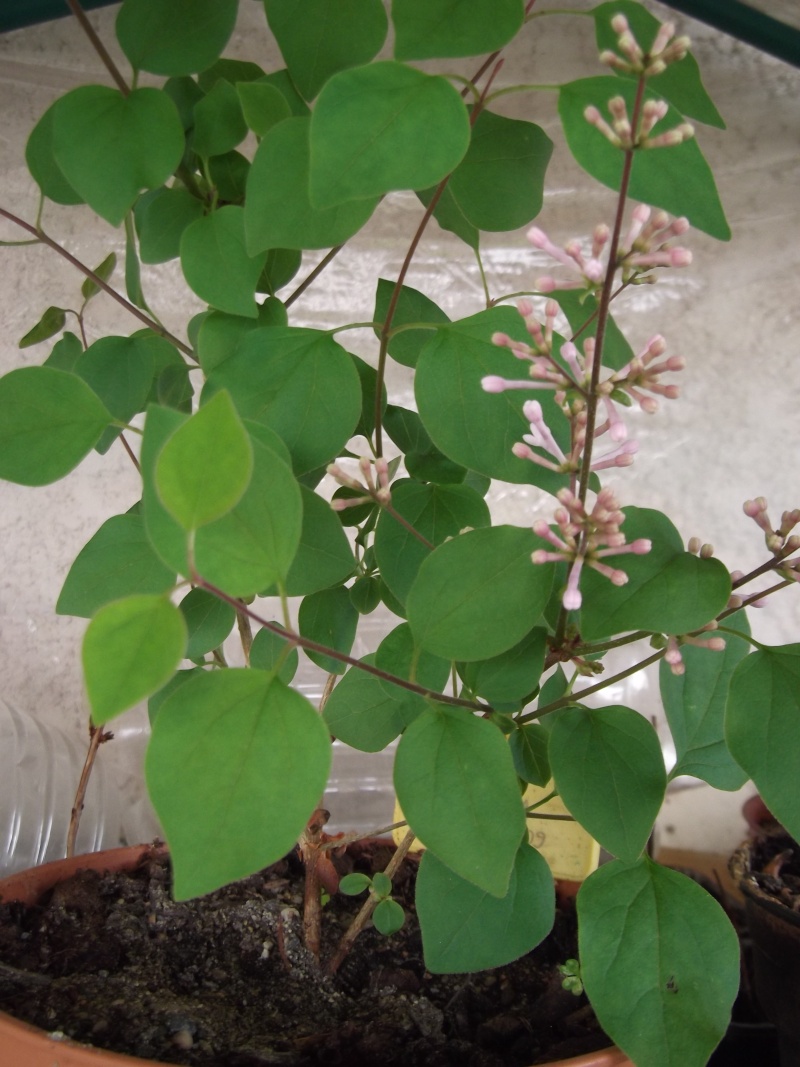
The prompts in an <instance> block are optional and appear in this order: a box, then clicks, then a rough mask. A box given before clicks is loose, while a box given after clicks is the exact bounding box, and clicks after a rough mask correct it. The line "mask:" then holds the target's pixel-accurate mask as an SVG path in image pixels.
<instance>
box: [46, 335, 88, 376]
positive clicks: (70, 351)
mask: <svg viewBox="0 0 800 1067" xmlns="http://www.w3.org/2000/svg"><path fill="white" fill-rule="evenodd" d="M82 352H83V345H82V344H81V342H80V340H79V338H77V337H76V336H75V334H74V333H70V332H69V330H68V331H67V332H66V333H65V334H64V336H63V337H62V338H61V340H60V341H56V343H55V344H54V345H53V348H52V351H51V352H50V355H49V356H48V357H47V359H46V360H45V361H44V363H43V364H42V366H44V367H53V368H55V370H66V371H73V370H74V369H75V364H76V363H77V362H78V360H79V359H80V357H81V353H82Z"/></svg>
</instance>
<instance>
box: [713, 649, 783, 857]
mask: <svg viewBox="0 0 800 1067" xmlns="http://www.w3.org/2000/svg"><path fill="white" fill-rule="evenodd" d="M725 740H726V741H727V743H728V748H729V749H730V752H731V755H732V756H733V758H734V759H735V760H736V762H737V763H738V764H739V765H740V766H741V767H742V768H743V769H744V770H745V771H746V772H747V775H748V777H750V778H752V779H753V781H754V782H755V784H756V785H757V786H758V791H759V792H760V793H761V796H762V797H763V798H764V803H765V804H766V805H767V807H768V808H769V809H770V811H772V812H773V813H774V815H775V817H776V818H777V819H778V820H779V821H780V822H782V823H783V825H784V826H785V827H786V829H787V830H788V831H789V833H790V834H791V835H792V836H793V837H795V838H796V837H800V797H799V796H798V790H797V782H798V776H800V645H797V644H794V645H779V646H776V647H774V648H766V647H765V648H759V649H757V650H756V651H755V652H751V653H750V655H749V656H745V658H744V659H743V660H742V661H741V663H740V664H739V665H738V667H737V668H736V670H735V671H734V673H733V677H732V679H731V685H730V695H729V697H728V706H727V710H726V713H725Z"/></svg>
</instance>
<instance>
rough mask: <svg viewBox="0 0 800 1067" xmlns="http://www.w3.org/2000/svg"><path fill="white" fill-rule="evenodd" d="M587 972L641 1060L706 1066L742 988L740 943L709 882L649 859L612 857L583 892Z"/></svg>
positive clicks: (612, 1021) (606, 1014)
mask: <svg viewBox="0 0 800 1067" xmlns="http://www.w3.org/2000/svg"><path fill="white" fill-rule="evenodd" d="M578 923H579V931H580V933H579V950H580V960H581V977H582V979H583V984H584V986H585V988H586V992H587V994H588V996H589V1000H590V1001H591V1003H592V1007H593V1008H594V1010H595V1012H596V1013H597V1017H598V1019H599V1020H600V1025H601V1026H602V1027H603V1029H604V1030H605V1032H606V1033H607V1034H608V1036H609V1037H610V1038H611V1039H612V1040H613V1041H614V1042H615V1043H616V1044H617V1045H619V1047H620V1048H621V1049H622V1050H623V1051H624V1052H625V1053H626V1054H627V1055H628V1056H630V1057H631V1059H632V1060H633V1061H634V1062H635V1063H640V1064H647V1067H704V1064H706V1063H707V1062H708V1057H709V1056H710V1055H711V1051H712V1050H713V1049H714V1047H715V1046H716V1045H717V1043H718V1042H719V1040H720V1038H721V1037H722V1035H723V1034H724V1033H725V1030H726V1028H727V1026H728V1022H729V1020H730V1011H731V1005H732V1004H733V1000H734V998H735V996H736V993H737V990H738V988H739V941H738V938H737V936H736V933H735V931H734V929H733V927H732V926H731V924H730V922H729V920H728V918H727V916H726V915H725V913H724V911H723V910H722V908H721V907H720V906H719V904H717V902H716V901H715V900H714V898H713V897H712V896H710V894H708V893H707V892H706V891H705V889H703V888H702V887H701V886H699V885H698V884H697V882H694V881H692V880H691V879H690V878H687V877H686V876H685V875H682V874H679V873H678V872H677V871H671V870H668V869H667V868H666V867H660V866H659V865H658V864H656V863H653V862H652V861H651V860H649V859H647V858H646V857H645V858H643V859H641V860H639V861H638V862H637V863H634V864H631V865H626V864H623V863H621V862H620V861H619V860H615V861H613V862H611V863H607V864H605V865H604V866H602V867H600V868H599V869H598V870H596V871H595V872H594V874H592V875H590V877H589V878H588V879H587V880H586V881H585V882H584V883H583V886H582V887H581V890H580V892H579V893H578Z"/></svg>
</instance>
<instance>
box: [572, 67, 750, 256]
mask: <svg viewBox="0 0 800 1067" xmlns="http://www.w3.org/2000/svg"><path fill="white" fill-rule="evenodd" d="M637 91H638V90H637V83H635V82H631V81H628V80H627V79H624V78H614V77H613V76H611V75H609V76H608V77H598V78H581V79H579V80H578V81H574V82H569V83H568V84H566V85H562V86H561V90H560V92H559V97H558V110H559V114H560V116H561V122H562V125H563V127H564V135H565V136H566V139H567V144H568V146H569V149H570V151H571V152H572V154H573V156H574V157H575V160H576V161H577V163H579V164H580V166H581V167H583V169H584V170H585V171H586V172H587V173H588V174H590V175H591V176H592V177H593V178H596V179H597V181H599V182H601V183H602V184H603V185H607V186H608V187H609V188H610V189H613V190H614V191H615V192H616V191H618V190H619V187H620V181H621V178H622V167H623V161H624V158H625V154H624V152H622V151H621V150H620V149H619V148H615V147H614V146H613V145H612V144H611V142H610V141H609V140H607V139H606V137H605V136H604V135H603V134H602V133H601V132H600V131H599V130H598V129H596V128H595V127H594V126H592V125H590V124H589V123H588V122H587V121H586V119H585V118H584V117H583V113H584V111H585V109H586V108H587V106H589V105H593V106H595V107H597V108H599V110H600V113H601V114H603V115H607V114H608V112H607V104H608V101H609V100H610V99H611V98H612V97H614V96H621V97H623V99H624V100H625V102H626V104H627V108H628V114H629V115H632V114H633V108H634V102H635V98H636V93H637ZM643 99H644V100H645V101H646V100H658V99H659V96H658V94H657V93H653V92H651V91H650V90H649V89H645V91H644V97H643ZM682 120H683V116H682V115H681V114H680V112H678V111H676V110H675V108H673V107H670V108H669V110H668V111H667V114H666V116H665V118H663V119H662V120H661V121H660V122H657V123H656V125H655V127H654V129H653V134H654V135H657V134H659V133H661V132H662V131H663V130H671V129H673V128H674V127H675V126H677V125H679V124H680V123H681V121H682ZM629 195H630V196H631V197H632V198H633V199H635V200H641V201H642V202H643V203H646V204H652V205H653V206H654V207H661V208H664V210H665V211H669V212H671V213H672V214H674V215H686V216H687V218H688V219H689V221H690V222H691V224H692V225H693V226H696V227H697V229H699V230H703V232H704V233H707V234H710V236H711V237H716V238H718V239H719V240H721V241H728V240H730V236H731V231H730V227H729V226H728V223H727V221H726V219H725V213H724V211H723V209H722V204H721V203H720V200H719V194H718V192H717V187H716V184H715V182H714V176H713V174H712V173H711V168H710V167H709V165H708V163H706V161H705V158H704V157H703V153H702V152H701V151H700V149H699V147H698V146H697V144H696V143H695V141H694V140H689V141H684V142H683V143H682V144H679V145H675V146H674V147H672V148H654V149H643V150H639V151H636V152H634V154H633V166H632V168H631V177H630V186H629Z"/></svg>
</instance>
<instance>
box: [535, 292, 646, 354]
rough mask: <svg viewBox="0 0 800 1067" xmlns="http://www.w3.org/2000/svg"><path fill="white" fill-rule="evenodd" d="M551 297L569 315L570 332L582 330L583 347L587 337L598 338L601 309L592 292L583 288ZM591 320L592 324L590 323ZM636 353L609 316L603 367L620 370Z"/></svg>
mask: <svg viewBox="0 0 800 1067" xmlns="http://www.w3.org/2000/svg"><path fill="white" fill-rule="evenodd" d="M550 295H551V297H552V298H553V300H555V301H556V302H557V303H558V306H559V307H560V308H561V310H562V311H563V312H564V314H565V315H566V317H567V321H568V322H569V325H570V329H571V331H572V332H573V333H578V332H579V331H580V336H581V342H580V344H581V348H582V347H583V343H584V341H585V340H586V338H587V337H595V336H596V334H597V310H598V308H599V306H600V305H599V302H598V300H597V298H596V297H595V296H594V294H593V293H589V292H585V291H584V292H581V290H580V289H557V290H555V291H554V292H552V293H551V294H550ZM592 316H594V317H593V318H592ZM590 318H591V322H589V321H588V320H589V319H590ZM587 322H588V325H586V323H587ZM634 354H635V353H634V351H633V349H632V348H631V346H630V344H629V343H628V339H627V338H626V337H625V335H624V334H623V332H622V331H621V330H620V328H619V326H617V324H616V322H615V321H614V319H613V318H612V317H611V315H609V316H608V318H607V319H606V330H605V335H604V337H603V366H604V367H609V368H610V369H611V370H621V368H622V367H624V366H625V365H626V364H627V363H630V361H631V360H632V359H633V357H634Z"/></svg>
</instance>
